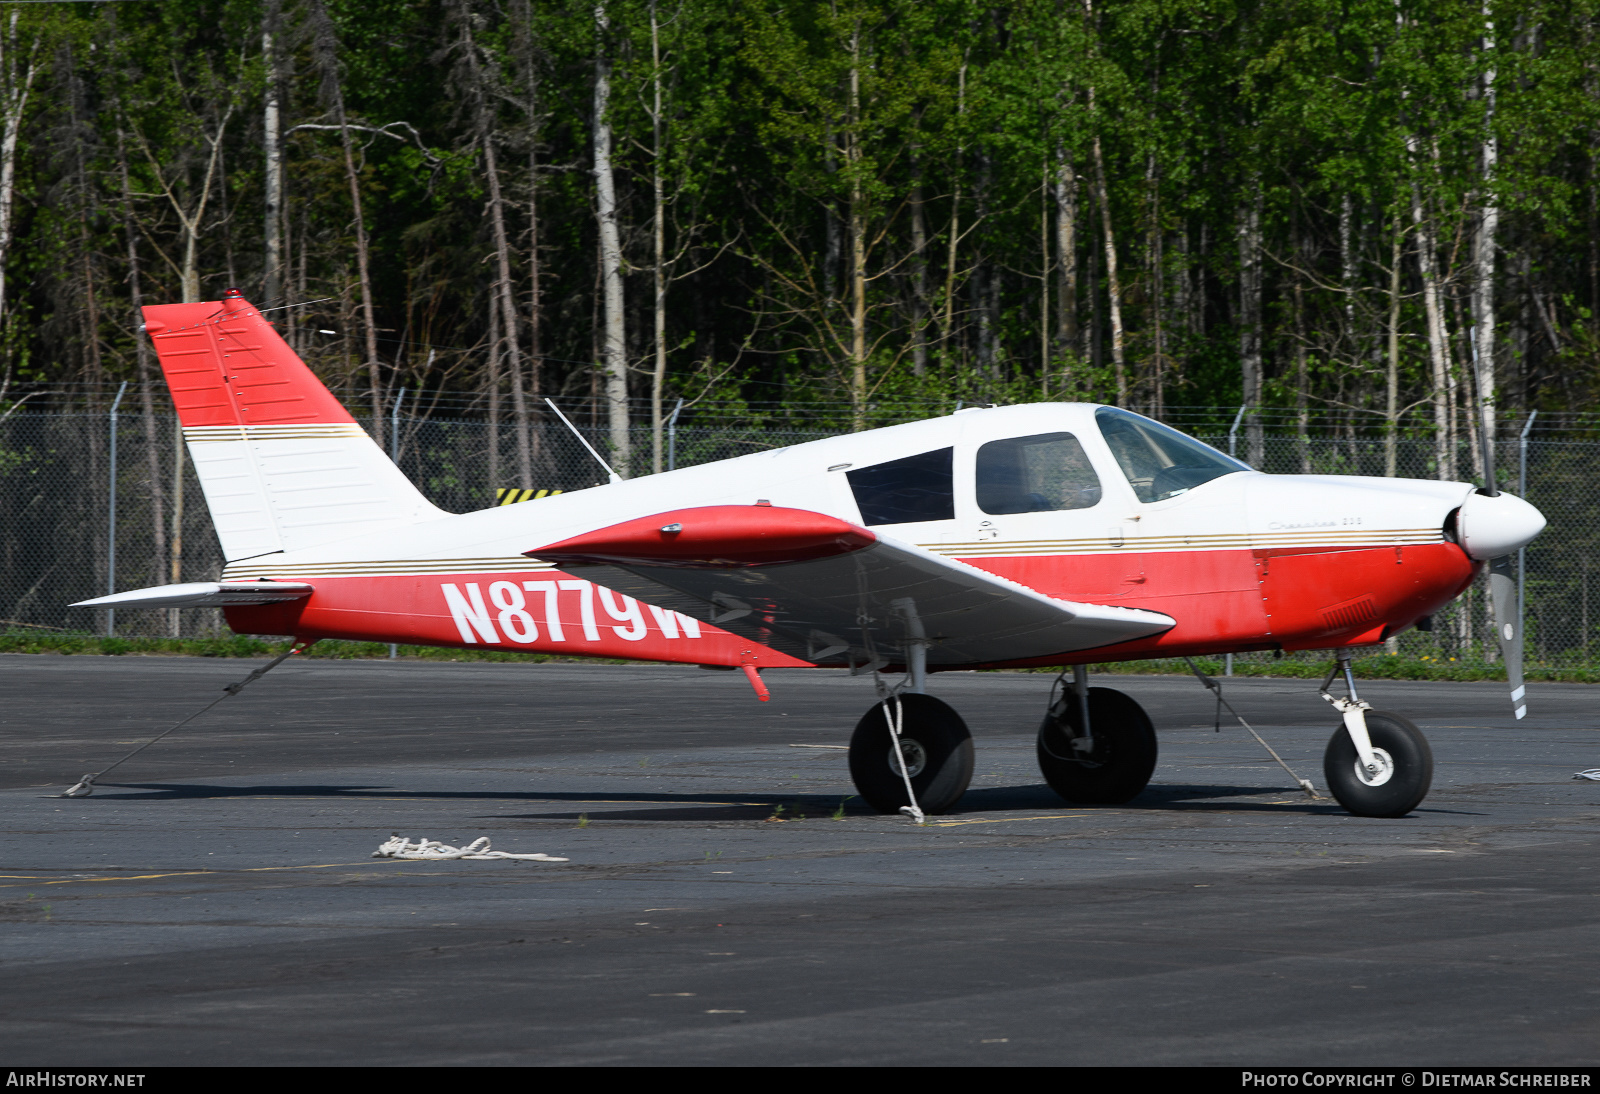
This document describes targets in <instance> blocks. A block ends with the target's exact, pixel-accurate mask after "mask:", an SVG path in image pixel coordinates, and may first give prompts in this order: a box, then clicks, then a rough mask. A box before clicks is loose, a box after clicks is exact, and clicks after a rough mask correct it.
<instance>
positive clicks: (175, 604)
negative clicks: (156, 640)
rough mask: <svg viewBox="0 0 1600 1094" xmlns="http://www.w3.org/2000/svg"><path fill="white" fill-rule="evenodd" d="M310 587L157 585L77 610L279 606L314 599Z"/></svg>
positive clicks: (292, 584)
mask: <svg viewBox="0 0 1600 1094" xmlns="http://www.w3.org/2000/svg"><path fill="white" fill-rule="evenodd" d="M313 591H314V590H313V589H312V587H311V586H310V585H305V584H302V583H301V582H298V581H228V582H224V581H189V582H185V583H184V584H182V585H156V586H154V587H153V588H149V589H134V590H132V591H130V592H126V593H115V594H113V595H111V596H101V597H96V598H95V599H93V600H80V601H78V602H77V603H76V604H73V605H72V607H74V608H233V607H238V606H240V605H243V604H276V603H278V602H279V601H283V600H299V599H300V598H301V597H303V596H310V595H311V594H312V592H313Z"/></svg>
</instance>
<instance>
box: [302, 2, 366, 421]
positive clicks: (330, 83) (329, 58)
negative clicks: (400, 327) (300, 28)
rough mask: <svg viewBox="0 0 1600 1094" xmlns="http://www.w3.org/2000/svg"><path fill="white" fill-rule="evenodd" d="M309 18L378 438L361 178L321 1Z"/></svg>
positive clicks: (330, 27) (335, 46) (334, 41)
mask: <svg viewBox="0 0 1600 1094" xmlns="http://www.w3.org/2000/svg"><path fill="white" fill-rule="evenodd" d="M311 17H312V20H313V26H314V31H315V43H316V51H317V60H318V63H319V65H320V66H321V68H322V89H323V94H324V95H325V96H326V97H327V99H328V100H329V101H330V102H331V104H332V106H333V113H334V121H335V122H337V123H338V126H339V143H340V145H341V146H342V147H343V149H344V171H345V179H346V181H347V182H348V183H349V186H350V210H351V213H352V215H353V216H354V218H355V228H356V280H357V282H358V283H359V285H360V289H361V318H362V325H363V328H364V334H365V339H364V342H365V348H366V351H367V360H366V366H367V383H368V384H369V385H370V387H371V389H372V390H371V402H372V428H373V431H374V433H373V435H374V437H376V436H377V430H378V423H379V422H380V421H381V420H382V418H383V383H382V378H381V376H380V374H379V364H378V316H377V312H376V310H375V309H374V307H373V303H372V261H371V258H372V256H371V247H370V244H369V241H368V239H367V222H366V215H365V214H364V213H363V211H362V207H361V178H360V175H359V174H358V173H357V171H356V155H355V147H354V144H353V143H352V141H351V140H350V120H349V116H348V115H347V114H346V113H345V106H344V89H343V86H342V85H341V83H340V77H339V58H338V41H337V39H336V38H335V36H334V29H333V20H332V18H331V17H330V16H329V15H328V9H327V7H326V6H325V4H324V3H323V0H311Z"/></svg>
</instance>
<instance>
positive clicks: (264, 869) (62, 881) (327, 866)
mask: <svg viewBox="0 0 1600 1094" xmlns="http://www.w3.org/2000/svg"><path fill="white" fill-rule="evenodd" d="M440 861H443V862H448V861H451V860H449V859H381V860H374V859H367V860H366V861H364V862H323V863H318V864H316V865H313V866H247V867H244V868H242V869H238V870H178V871H174V872H173V873H170V874H127V875H120V876H119V875H111V876H107V877H69V878H59V879H56V880H47V879H48V875H43V874H0V879H5V880H25V881H37V882H39V883H40V884H41V885H79V884H82V883H84V882H91V881H154V880H156V879H159V878H167V877H199V876H201V875H205V874H212V875H218V876H220V875H222V874H264V873H272V872H275V871H281V870H331V869H334V868H335V867H340V866H381V865H393V864H395V863H399V862H406V863H410V862H440ZM20 888H24V886H20V885H0V889H20Z"/></svg>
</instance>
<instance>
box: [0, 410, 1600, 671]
mask: <svg viewBox="0 0 1600 1094" xmlns="http://www.w3.org/2000/svg"><path fill="white" fill-rule="evenodd" d="M124 405H126V404H124ZM364 424H365V425H368V426H370V425H371V424H372V423H371V422H366V423H364ZM580 428H581V429H582V431H583V432H584V434H585V436H586V437H587V439H588V440H589V441H590V443H591V444H593V445H594V446H595V447H596V448H597V449H600V450H601V451H605V450H606V447H607V446H606V440H605V437H606V433H605V430H604V429H599V428H582V427H580ZM375 435H376V436H377V437H378V438H379V440H380V443H382V444H383V445H384V447H385V448H386V449H388V450H389V451H390V452H391V453H392V454H394V455H395V456H396V458H397V460H398V462H399V464H400V466H401V468H402V469H403V470H404V471H405V473H406V474H407V475H409V476H410V477H411V479H412V481H414V482H415V483H416V484H417V485H418V487H419V488H420V489H421V490H422V492H423V493H424V494H425V495H427V496H428V498H429V499H431V500H432V501H433V502H434V503H435V504H436V505H438V506H439V507H440V508H442V509H444V510H445V511H447V512H457V513H459V512H468V511H471V510H474V509H481V508H484V507H486V506H489V505H494V504H496V503H497V501H498V500H499V491H501V490H504V489H512V488H515V489H532V490H535V491H538V490H561V491H570V490H578V489H583V488H586V487H589V486H593V485H596V484H597V483H599V482H603V481H604V480H605V475H604V472H603V471H601V470H600V468H599V467H598V466H597V464H596V463H595V460H594V459H593V457H591V456H590V455H589V454H588V453H587V452H585V451H584V449H583V447H582V446H581V445H580V444H579V443H578V441H577V440H576V438H575V437H574V436H573V435H572V433H571V432H569V431H568V430H567V429H566V428H565V427H564V426H562V425H560V424H559V423H553V422H531V423H529V424H528V427H527V429H526V432H521V431H519V429H518V427H517V426H516V425H515V424H511V423H507V424H504V425H502V426H500V427H499V429H498V430H494V431H492V430H491V429H490V427H489V426H488V424H487V423H486V422H484V421H482V420H468V419H458V420H450V419H438V418H428V419H407V418H399V417H397V418H391V419H384V420H382V421H380V422H379V423H378V429H377V430H376V433H375ZM832 435H834V434H833V432H831V431H821V430H818V431H802V430H788V431H775V430H771V429H768V428H765V427H763V426H761V425H759V424H755V423H740V422H730V423H717V424H705V423H704V422H697V423H696V424H694V425H692V426H680V427H677V428H675V429H674V430H672V431H670V432H669V433H667V434H664V436H663V448H662V454H663V462H664V463H675V464H676V465H677V466H680V467H682V466H688V465H691V464H698V463H707V462H711V461H714V460H720V459H726V458H729V457H732V456H738V455H744V454H747V453H751V452H757V451H762V450H769V449H774V448H781V447H784V446H786V445H792V444H799V443H802V442H804V441H810V440H817V439H820V438H822V437H826V436H832ZM1202 439H1203V440H1205V441H1207V442H1208V443H1210V444H1213V445H1215V446H1216V447H1218V448H1221V449H1223V450H1227V449H1229V448H1230V442H1232V444H1233V446H1234V447H1237V449H1238V454H1239V455H1240V456H1241V458H1247V459H1251V460H1252V462H1254V463H1255V464H1256V465H1257V466H1259V467H1260V468H1261V469H1262V470H1264V471H1269V472H1275V473H1283V474H1304V473H1310V474H1336V475H1383V474H1384V473H1385V470H1386V469H1387V468H1388V467H1390V466H1393V467H1394V469H1395V473H1396V474H1398V475H1400V476H1402V477H1411V478H1436V477H1438V474H1437V469H1438V452H1437V450H1436V448H1435V446H1434V443H1433V441H1432V439H1430V438H1422V439H1411V438H1397V439H1396V440H1395V441H1393V442H1386V440H1385V439H1384V438H1383V437H1373V436H1370V435H1361V434H1355V433H1351V434H1350V435H1346V436H1332V437H1330V436H1314V437H1297V436H1283V435H1278V434H1270V435H1266V436H1263V437H1260V438H1259V439H1258V441H1257V442H1255V443H1251V442H1250V441H1249V440H1248V439H1247V438H1245V437H1242V436H1234V437H1232V438H1230V437H1229V436H1228V435H1226V434H1224V435H1219V436H1202ZM652 444H653V436H652V431H651V430H650V429H649V428H648V427H644V428H636V429H634V430H633V453H632V458H631V459H630V461H629V463H630V467H629V470H630V471H631V472H632V473H633V474H636V475H637V474H646V473H648V472H649V470H650V468H651V466H652V457H653V448H652ZM524 451H526V464H527V467H528V474H527V475H526V476H524V475H523V473H522V469H523V466H524V462H523V461H524V455H523V453H524ZM1455 456H1456V460H1455V467H1454V468H1453V469H1452V470H1451V472H1450V474H1449V476H1448V477H1452V478H1464V479H1471V478H1474V475H1473V471H1472V468H1473V466H1474V459H1473V454H1472V452H1471V451H1470V447H1469V446H1468V445H1467V444H1466V443H1465V442H1463V443H1462V444H1461V445H1459V446H1457V452H1456V454H1455ZM1497 463H1498V466H1499V468H1500V476H1499V477H1500V481H1501V483H1502V484H1503V485H1505V486H1506V487H1507V488H1508V489H1512V490H1513V491H1517V492H1522V493H1525V495H1526V497H1527V498H1528V500H1529V501H1531V502H1532V503H1533V504H1535V505H1537V506H1538V507H1539V508H1540V509H1541V510H1542V511H1543V512H1544V514H1545V516H1546V517H1547V518H1548V519H1549V521H1550V527H1549V529H1548V530H1547V531H1546V532H1545V534H1544V535H1543V536H1541V537H1540V538H1539V539H1538V540H1537V541H1536V542H1535V543H1534V544H1533V546H1531V547H1530V548H1528V550H1527V552H1526V572H1527V580H1526V582H1525V586H1524V589H1525V597H1526V616H1527V635H1528V651H1527V656H1528V660H1529V663H1530V665H1546V666H1551V667H1568V668H1582V667H1592V666H1594V665H1595V662H1596V661H1597V660H1600V641H1597V639H1596V634H1595V630H1596V625H1597V623H1600V619H1591V615H1592V614H1593V615H1600V612H1595V611H1593V610H1592V608H1591V603H1590V601H1591V584H1592V582H1591V572H1592V570H1593V569H1594V568H1595V561H1596V558H1597V555H1600V544H1597V542H1596V540H1597V538H1600V537H1597V534H1596V532H1597V529H1600V476H1597V475H1596V471H1597V470H1600V442H1592V441H1582V440H1547V439H1537V437H1535V439H1532V440H1527V441H1519V440H1506V441H1501V442H1500V443H1499V444H1498V445H1497ZM1524 477H1525V481H1526V489H1525V491H1522V490H1519V483H1520V481H1521V480H1522V479H1523V478H1524ZM113 486H114V489H113ZM0 505H3V506H4V509H3V512H4V514H5V520H6V534H5V535H4V537H3V539H0V630H5V631H9V632H10V633H13V634H17V633H32V634H48V633H85V632H94V633H100V634H112V633H114V634H117V635H121V636H124V637H132V636H173V637H209V636H214V635H217V634H221V633H225V631H226V628H225V627H224V626H223V623H222V620H221V617H220V613H218V612H215V611H195V610H186V611H158V610H148V609H147V610H142V611H131V610H127V609H124V610H123V611H121V612H118V613H116V614H115V615H113V614H112V613H110V612H106V611H100V612H90V611H88V610H85V609H82V608H69V607H67V605H69V604H71V603H73V602H74V601H78V600H86V599H89V598H91V597H95V596H101V595H104V594H105V593H107V592H108V591H116V590H123V589H134V588H140V587H142V586H149V585H162V584H167V583H169V582H177V581H204V580H213V579H215V577H216V576H217V574H218V573H219V572H220V570H221V567H222V556H221V552H220V550H219V549H218V546H217V539H216V535H215V533H214V532H213V531H212V528H211V520H210V516H209V514H208V513H207V510H206V505H205V499H204V496H203V495H202V493H201V491H200V485H199V482H198V481H197V480H196V478H195V476H194V470H193V466H192V465H191V464H190V462H189V460H188V459H187V455H186V453H185V452H184V451H183V449H182V445H181V440H180V434H179V431H178V429H177V422H176V420H175V418H174V417H173V416H172V414H171V412H170V411H160V410H157V411H154V412H151V413H146V412H144V411H143V410H142V409H140V408H138V407H134V408H133V409H132V410H131V411H128V410H125V411H123V412H122V413H121V414H119V415H116V416H115V418H114V419H113V416H112V415H109V414H106V413H100V414H87V413H82V414H71V413H48V414H46V413H24V412H18V413H13V414H11V415H10V416H8V417H6V418H4V419H3V420H0ZM113 528H114V529H115V535H114V536H113V535H111V534H110V532H111V530H112V529H113ZM1488 622H1489V621H1488V619H1487V603H1486V597H1485V596H1484V595H1483V590H1482V588H1481V586H1480V587H1475V588H1474V589H1472V590H1471V591H1470V592H1469V593H1467V594H1466V595H1465V596H1463V597H1462V598H1461V599H1460V600H1458V601H1457V602H1456V603H1455V604H1453V605H1451V606H1450V607H1449V608H1447V609H1445V610H1444V611H1442V612H1440V613H1439V615H1438V616H1436V617H1435V620H1434V629H1433V630H1432V631H1431V632H1420V631H1411V632H1408V633H1406V634H1404V635H1401V636H1400V637H1399V638H1398V639H1397V640H1396V642H1395V643H1394V645H1393V646H1392V649H1393V650H1394V651H1395V652H1399V653H1402V654H1406V655H1410V656H1416V657H1428V658H1437V659H1439V660H1442V661H1449V660H1460V661H1475V662H1476V661H1493V660H1494V659H1495V657H1496V653H1495V650H1494V643H1493V640H1492V637H1491V635H1490V631H1489V626H1488ZM1251 656H1268V655H1251ZM1291 656H1293V655H1291ZM1299 656H1302V657H1306V656H1312V655H1304V654H1302V655H1299Z"/></svg>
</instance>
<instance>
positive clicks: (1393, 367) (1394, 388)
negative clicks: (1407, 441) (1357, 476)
mask: <svg viewBox="0 0 1600 1094" xmlns="http://www.w3.org/2000/svg"><path fill="white" fill-rule="evenodd" d="M1392 234H1393V239H1392V241H1391V243H1390V247H1389V251H1390V257H1389V368H1388V371H1387V375H1386V376H1385V380H1386V383H1385V385H1384V414H1383V416H1384V430H1383V473H1384V475H1386V476H1387V477H1389V478H1391V479H1392V478H1394V476H1395V474H1396V472H1397V470H1398V468H1397V467H1396V457H1397V451H1396V450H1397V448H1398V444H1399V436H1400V420H1399V419H1400V260H1401V258H1402V255H1403V252H1402V247H1401V243H1402V240H1403V239H1404V236H1403V235H1402V233H1401V230H1400V224H1399V218H1398V217H1397V218H1396V223H1395V225H1394V231H1393V233H1392Z"/></svg>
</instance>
